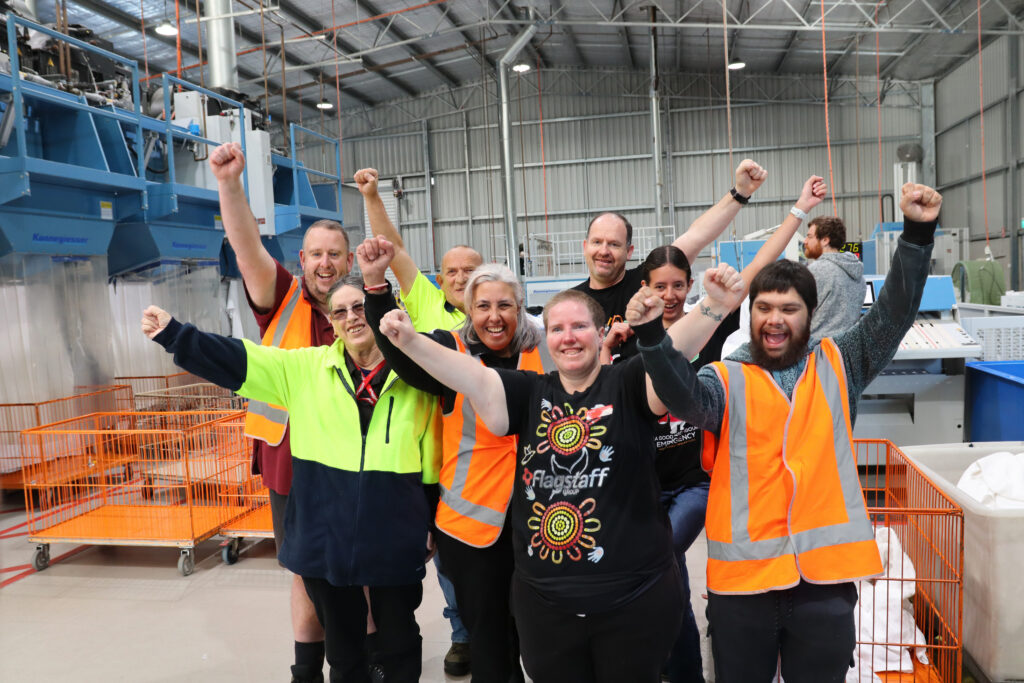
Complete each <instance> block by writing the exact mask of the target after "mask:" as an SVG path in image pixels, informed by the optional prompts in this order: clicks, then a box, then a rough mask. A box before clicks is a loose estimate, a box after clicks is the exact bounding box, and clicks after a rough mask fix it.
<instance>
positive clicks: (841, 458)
mask: <svg viewBox="0 0 1024 683" xmlns="http://www.w3.org/2000/svg"><path fill="white" fill-rule="evenodd" d="M724 364H725V366H726V368H728V371H729V400H728V409H729V480H730V486H729V493H730V496H731V507H732V510H731V524H732V543H724V542H722V541H712V540H710V539H708V557H710V558H712V559H715V560H722V561H727V562H739V561H744V560H767V559H772V558H776V557H781V556H783V555H792V554H797V553H805V552H807V551H809V550H814V549H816V548H823V547H827V546H833V545H839V544H843V543H856V542H859V541H868V540H871V539H872V538H874V535H873V534H872V532H871V523H870V522H869V521H868V517H867V511H866V510H865V508H864V499H863V497H862V496H861V489H860V480H859V479H858V477H857V467H856V463H855V461H854V459H853V452H852V450H851V441H850V433H849V431H848V430H847V428H846V419H845V416H844V413H843V396H842V389H841V387H842V384H841V383H840V381H839V377H838V376H837V375H836V372H835V369H834V368H833V367H832V364H831V363H830V362H829V360H828V358H827V357H826V356H825V353H824V351H822V350H821V348H820V347H819V348H818V349H816V350H815V368H816V372H817V376H818V379H819V381H820V382H821V386H822V389H823V391H824V392H825V397H826V399H827V403H828V406H829V408H830V412H831V415H832V433H833V435H834V441H835V452H836V465H837V470H838V472H839V483H840V487H841V489H842V492H843V502H844V504H845V507H846V514H847V519H848V520H849V521H847V522H846V523H844V524H833V525H830V526H824V527H818V528H815V529H808V530H807V531H801V532H799V533H796V534H792V535H790V536H784V537H781V538H771V539H765V540H761V541H752V540H750V530H749V528H748V522H749V514H750V509H749V507H748V501H749V500H750V497H749V489H750V480H749V477H748V473H747V412H746V377H745V375H744V374H743V367H742V365H741V364H739V363H736V362H734V361H725V363H724ZM805 380H806V381H811V382H813V381H814V378H813V377H807V374H806V370H805V374H804V376H803V377H801V379H800V380H799V381H798V382H797V386H796V387H795V388H794V390H793V394H794V396H795V395H796V392H797V391H799V390H800V384H801V383H803V382H804V381H805ZM790 419H792V413H790V417H789V418H788V419H787V427H788V423H789V420H790ZM785 447H786V446H785V443H784V444H783V449H785ZM794 495H795V492H794ZM787 523H788V521H787Z"/></svg>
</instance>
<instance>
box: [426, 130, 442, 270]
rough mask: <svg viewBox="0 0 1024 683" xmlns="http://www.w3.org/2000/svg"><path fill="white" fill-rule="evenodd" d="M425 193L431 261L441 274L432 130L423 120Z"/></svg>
mask: <svg viewBox="0 0 1024 683" xmlns="http://www.w3.org/2000/svg"><path fill="white" fill-rule="evenodd" d="M422 130H423V193H424V195H425V196H426V199H427V206H426V210H427V232H429V234H430V260H431V262H432V263H433V264H434V270H436V271H438V272H440V270H441V262H440V260H438V258H437V251H438V249H437V233H435V232H434V203H433V195H434V192H433V189H434V182H433V176H432V175H431V170H430V129H429V128H427V120H426V119H423V128H422Z"/></svg>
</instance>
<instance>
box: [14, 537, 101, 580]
mask: <svg viewBox="0 0 1024 683" xmlns="http://www.w3.org/2000/svg"><path fill="white" fill-rule="evenodd" d="M88 547H89V546H87V545H80V546H78V547H77V548H72V549H71V550H69V551H67V552H66V553H64V554H62V555H58V556H57V557H54V558H53V559H51V560H50V564H56V563H57V562H60V561H61V560H66V559H67V558H69V557H71V556H72V555H77V554H78V553H80V552H82V551H83V550H85V549H86V548H88ZM26 566H28V565H26ZM37 573H38V572H36V570H35V569H32V568H31V567H29V568H28V569H26V570H25V571H23V572H22V573H20V574H16V575H15V576H12V577H11V578H9V579H7V580H6V581H2V582H0V588H5V587H7V586H9V585H11V584H12V583H14V582H15V581H21V580H22V579H24V578H25V577H26V576H31V575H32V574H37Z"/></svg>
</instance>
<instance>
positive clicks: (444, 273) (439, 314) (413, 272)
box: [353, 168, 483, 676]
mask: <svg viewBox="0 0 1024 683" xmlns="http://www.w3.org/2000/svg"><path fill="white" fill-rule="evenodd" d="M379 178H380V175H379V174H378V173H377V170H376V169H373V168H364V169H360V170H358V171H356V174H355V176H354V178H353V179H354V180H355V182H356V186H357V187H358V188H359V192H360V193H362V195H363V204H364V206H365V207H366V215H367V218H368V219H369V221H370V230H371V231H373V234H374V235H375V236H380V237H384V238H385V239H386V240H388V241H389V242H391V244H393V245H394V247H395V256H394V258H393V259H392V261H391V271H392V272H393V273H394V274H395V278H396V279H397V280H398V286H399V289H400V290H401V294H400V297H401V300H402V304H403V305H404V306H405V310H406V312H407V313H408V314H409V319H410V320H411V321H412V324H413V327H415V328H416V331H417V332H433V331H434V330H454V329H455V328H456V327H458V326H460V325H461V324H462V322H463V321H464V320H465V319H466V304H465V300H464V296H465V291H466V282H467V281H468V280H469V276H470V275H472V274H473V271H474V270H476V269H477V267H478V266H480V265H481V264H482V263H483V258H482V257H481V256H480V253H479V252H478V251H477V250H476V249H473V248H472V247H470V246H467V245H464V244H459V245H456V246H454V247H452V248H451V249H449V250H448V251H447V252H445V254H444V256H443V257H442V258H441V272H440V273H438V275H437V283H438V285H439V286H440V289H438V288H437V287H434V286H433V285H432V284H430V281H429V280H428V279H427V277H426V276H425V275H424V274H423V273H422V272H421V271H420V269H419V268H418V267H417V266H416V262H415V261H413V260H412V256H410V255H409V252H408V251H406V250H405V243H404V241H403V240H402V236H401V235H400V234H398V230H397V229H396V228H395V225H394V223H392V222H391V218H390V217H389V216H388V213H387V210H386V209H385V208H384V200H382V199H381V197H380V192H379V190H378V189H377V181H378V179H379ZM434 567H435V568H436V569H437V581H438V583H439V584H440V585H441V592H442V593H443V594H444V599H445V603H446V605H445V609H444V617H445V618H446V619H448V621H449V622H450V623H451V626H452V644H451V647H450V648H449V649H448V652H447V653H446V654H445V657H444V671H445V673H447V674H449V675H452V676H465V675H466V674H468V673H470V669H471V661H470V651H469V638H470V635H469V630H468V629H467V628H466V626H465V625H464V624H463V622H462V619H461V617H460V616H459V606H458V604H457V601H456V599H455V586H454V585H452V582H451V579H449V578H448V576H447V575H446V574H445V573H444V570H443V567H442V566H441V561H440V555H435V556H434Z"/></svg>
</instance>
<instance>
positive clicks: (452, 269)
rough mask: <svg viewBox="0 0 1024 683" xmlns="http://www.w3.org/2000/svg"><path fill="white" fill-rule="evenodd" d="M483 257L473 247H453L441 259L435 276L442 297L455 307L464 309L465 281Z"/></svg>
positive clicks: (481, 261)
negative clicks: (442, 293)
mask: <svg viewBox="0 0 1024 683" xmlns="http://www.w3.org/2000/svg"><path fill="white" fill-rule="evenodd" d="M481 263H483V259H482V258H481V257H480V254H479V253H478V252H477V251H476V250H475V249H470V248H469V247H454V248H452V249H449V250H448V252H447V253H446V254H445V255H444V258H443V259H441V273H440V274H439V275H438V277H437V281H438V284H439V285H441V291H442V292H444V298H445V300H446V301H448V303H450V304H451V305H452V306H454V307H455V308H457V309H459V310H460V311H465V310H466V308H465V296H466V282H467V281H468V280H469V276H470V275H472V274H473V271H474V270H476V269H477V268H478V267H479V266H480V264H481Z"/></svg>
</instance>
